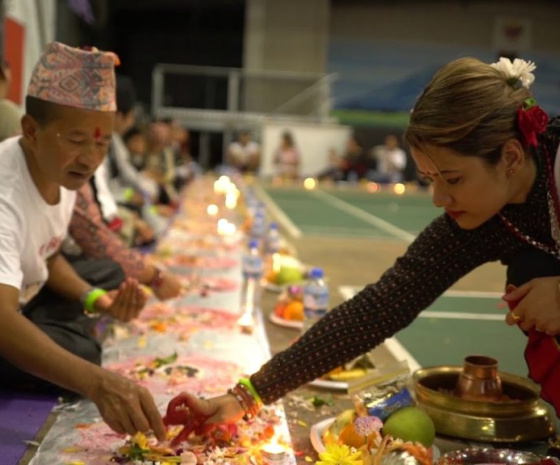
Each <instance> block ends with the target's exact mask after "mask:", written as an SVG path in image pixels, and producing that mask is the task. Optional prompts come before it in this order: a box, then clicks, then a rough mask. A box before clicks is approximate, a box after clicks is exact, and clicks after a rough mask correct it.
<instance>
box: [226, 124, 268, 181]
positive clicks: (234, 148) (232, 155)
mask: <svg viewBox="0 0 560 465" xmlns="http://www.w3.org/2000/svg"><path fill="white" fill-rule="evenodd" d="M260 157H261V148H260V146H259V144H258V143H257V142H255V141H254V140H251V134H250V133H249V132H248V131H241V132H240V133H239V135H238V136H237V140H236V141H235V142H232V143H231V144H229V146H228V150H227V156H226V162H227V164H228V165H230V166H232V167H234V168H236V169H238V170H239V171H241V172H242V173H255V172H257V171H258V169H259V163H260Z"/></svg>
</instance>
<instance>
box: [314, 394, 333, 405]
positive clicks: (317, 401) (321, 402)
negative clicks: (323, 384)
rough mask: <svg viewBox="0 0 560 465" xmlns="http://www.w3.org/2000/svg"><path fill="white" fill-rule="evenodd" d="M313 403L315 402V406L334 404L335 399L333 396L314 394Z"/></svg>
mask: <svg viewBox="0 0 560 465" xmlns="http://www.w3.org/2000/svg"><path fill="white" fill-rule="evenodd" d="M311 403H312V404H313V406H314V407H321V406H323V405H332V404H333V401H332V399H331V398H329V399H323V398H322V397H319V396H313V400H312V401H311Z"/></svg>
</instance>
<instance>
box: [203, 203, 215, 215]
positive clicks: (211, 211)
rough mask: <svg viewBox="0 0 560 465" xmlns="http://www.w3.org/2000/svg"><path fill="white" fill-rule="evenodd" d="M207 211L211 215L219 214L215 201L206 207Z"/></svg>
mask: <svg viewBox="0 0 560 465" xmlns="http://www.w3.org/2000/svg"><path fill="white" fill-rule="evenodd" d="M206 213H208V214H209V215H210V216H216V215H217V214H218V206H217V205H214V204H213V203H212V204H210V205H208V207H206Z"/></svg>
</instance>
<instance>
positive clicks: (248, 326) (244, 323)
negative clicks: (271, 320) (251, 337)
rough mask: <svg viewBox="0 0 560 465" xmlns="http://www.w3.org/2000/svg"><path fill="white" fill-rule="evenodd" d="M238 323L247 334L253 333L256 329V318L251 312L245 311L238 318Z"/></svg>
mask: <svg viewBox="0 0 560 465" xmlns="http://www.w3.org/2000/svg"><path fill="white" fill-rule="evenodd" d="M237 324H238V325H239V327H240V328H241V332H242V333H245V334H252V333H253V330H254V329H255V319H254V318H253V314H252V313H251V312H247V311H245V312H243V314H242V315H241V316H240V317H239V319H238V320H237Z"/></svg>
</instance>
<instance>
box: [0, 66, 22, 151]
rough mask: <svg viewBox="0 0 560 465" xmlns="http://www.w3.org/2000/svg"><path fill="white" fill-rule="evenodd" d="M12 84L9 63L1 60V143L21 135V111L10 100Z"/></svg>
mask: <svg viewBox="0 0 560 465" xmlns="http://www.w3.org/2000/svg"><path fill="white" fill-rule="evenodd" d="M11 82H12V73H11V71H10V67H9V66H8V63H5V62H4V63H3V62H2V61H1V60H0V142H2V141H3V140H4V139H7V138H8V137H12V136H15V135H17V134H21V124H20V120H21V116H22V114H21V110H20V109H19V107H18V106H17V105H16V104H15V103H14V102H12V101H11V100H8V99H7V98H6V96H7V95H8V90H9V89H10V84H11Z"/></svg>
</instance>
